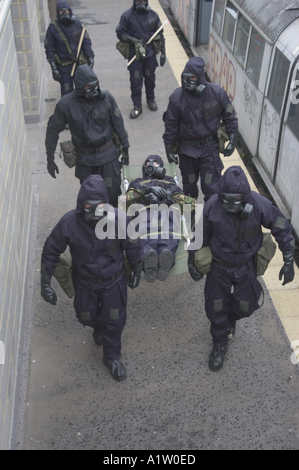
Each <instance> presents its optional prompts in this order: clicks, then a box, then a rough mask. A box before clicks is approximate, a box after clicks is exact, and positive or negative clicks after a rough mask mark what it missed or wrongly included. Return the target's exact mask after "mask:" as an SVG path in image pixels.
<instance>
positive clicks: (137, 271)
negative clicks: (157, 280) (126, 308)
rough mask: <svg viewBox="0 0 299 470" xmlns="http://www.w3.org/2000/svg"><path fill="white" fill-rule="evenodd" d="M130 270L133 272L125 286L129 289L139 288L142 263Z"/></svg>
mask: <svg viewBox="0 0 299 470" xmlns="http://www.w3.org/2000/svg"><path fill="white" fill-rule="evenodd" d="M132 268H133V271H132V273H131V276H130V279H129V280H128V281H127V284H128V286H129V287H130V288H131V289H135V288H136V287H138V286H139V282H140V278H141V272H142V262H141V263H139V264H136V265H135V266H132Z"/></svg>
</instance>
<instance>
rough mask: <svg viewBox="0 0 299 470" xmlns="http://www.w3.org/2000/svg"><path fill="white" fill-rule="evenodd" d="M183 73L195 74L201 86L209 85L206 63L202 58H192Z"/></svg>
mask: <svg viewBox="0 0 299 470" xmlns="http://www.w3.org/2000/svg"><path fill="white" fill-rule="evenodd" d="M183 73H193V74H194V75H196V76H197V77H198V78H199V80H200V84H201V85H206V84H207V80H206V77H205V62H204V60H203V59H202V58H201V57H192V58H191V59H190V60H188V62H187V64H186V66H185V68H184V70H183ZM182 86H183V83H182Z"/></svg>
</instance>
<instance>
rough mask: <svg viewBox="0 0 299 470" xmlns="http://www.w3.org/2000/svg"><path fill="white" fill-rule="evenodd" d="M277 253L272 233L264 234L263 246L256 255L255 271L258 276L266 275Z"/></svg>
mask: <svg viewBox="0 0 299 470" xmlns="http://www.w3.org/2000/svg"><path fill="white" fill-rule="evenodd" d="M275 252H276V245H275V243H274V241H273V240H272V236H271V233H270V232H267V233H263V246H262V247H261V248H260V249H259V251H258V252H257V253H256V255H255V270H256V275H257V276H263V274H265V272H266V270H267V268H268V266H269V263H270V261H271V259H272V258H273V257H274V255H275Z"/></svg>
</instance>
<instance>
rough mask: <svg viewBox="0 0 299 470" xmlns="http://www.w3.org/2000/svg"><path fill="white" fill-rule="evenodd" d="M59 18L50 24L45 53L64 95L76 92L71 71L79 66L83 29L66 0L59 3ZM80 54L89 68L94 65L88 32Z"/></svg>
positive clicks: (57, 10)
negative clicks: (78, 55)
mask: <svg viewBox="0 0 299 470" xmlns="http://www.w3.org/2000/svg"><path fill="white" fill-rule="evenodd" d="M56 12H57V19H56V20H55V21H53V22H52V23H50V25H49V27H48V29H47V33H46V38H45V44H44V45H45V52H46V57H47V61H48V62H49V64H50V66H51V70H52V76H53V79H54V80H55V81H57V82H59V83H60V87H61V96H64V95H66V94H67V93H71V92H72V91H73V89H74V88H73V80H74V78H73V77H72V76H71V71H72V68H73V64H74V63H78V59H77V53H78V45H79V41H80V37H81V34H82V30H83V26H82V23H81V21H79V20H77V19H76V17H75V16H74V15H73V11H72V9H71V7H70V6H69V4H68V3H67V2H66V1H65V0H58V2H57V5H56ZM81 51H82V52H83V53H84V55H85V57H86V59H87V61H88V65H89V66H90V67H93V65H94V52H93V50H92V44H91V40H90V37H89V34H88V32H87V31H85V34H84V38H83V42H82V47H81Z"/></svg>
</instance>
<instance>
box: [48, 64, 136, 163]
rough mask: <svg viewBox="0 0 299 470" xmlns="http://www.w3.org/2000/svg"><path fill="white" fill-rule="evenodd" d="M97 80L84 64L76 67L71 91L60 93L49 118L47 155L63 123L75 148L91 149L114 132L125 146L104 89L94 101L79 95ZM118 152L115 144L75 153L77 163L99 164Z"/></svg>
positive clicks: (51, 152)
mask: <svg viewBox="0 0 299 470" xmlns="http://www.w3.org/2000/svg"><path fill="white" fill-rule="evenodd" d="M96 80H97V76H96V74H95V72H94V71H93V70H92V69H91V68H90V67H89V66H88V65H82V66H80V67H78V69H77V71H76V74H75V79H74V83H75V91H73V92H72V93H69V94H67V95H65V96H63V97H62V98H61V99H60V100H59V102H58V103H57V105H56V108H55V111H54V114H53V116H51V117H50V119H49V122H48V126H47V133H46V151H47V155H50V156H53V155H54V152H55V150H56V146H57V142H58V138H59V134H60V132H62V131H63V130H64V128H65V125H66V124H69V126H70V132H71V135H72V142H73V144H74V146H75V147H76V148H81V149H82V148H83V149H86V148H88V149H93V148H94V149H95V148H99V147H102V146H103V145H105V144H106V143H107V142H109V141H111V139H112V136H113V133H114V132H115V133H116V134H117V135H118V137H119V140H120V141H121V143H122V145H123V147H129V146H130V144H129V140H128V134H127V132H126V130H125V127H124V121H123V118H122V115H121V112H120V110H119V108H118V106H117V104H116V101H115V99H114V98H113V96H112V95H111V93H110V92H109V91H108V90H101V96H100V98H99V99H98V100H96V101H91V102H88V101H86V100H85V99H84V96H83V87H84V85H85V84H87V83H89V82H93V81H96ZM118 156H119V151H118V148H117V147H116V146H115V145H112V146H111V147H110V148H108V149H107V150H104V151H103V152H100V153H97V152H96V151H95V152H92V150H91V153H90V154H89V155H87V154H80V152H77V162H78V163H81V164H83V165H89V166H102V165H104V164H106V163H108V162H110V161H112V160H114V159H115V158H118Z"/></svg>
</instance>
